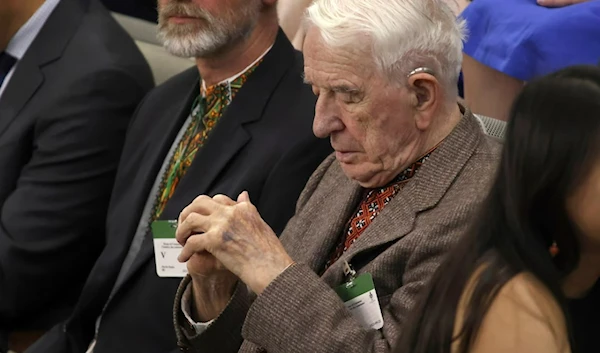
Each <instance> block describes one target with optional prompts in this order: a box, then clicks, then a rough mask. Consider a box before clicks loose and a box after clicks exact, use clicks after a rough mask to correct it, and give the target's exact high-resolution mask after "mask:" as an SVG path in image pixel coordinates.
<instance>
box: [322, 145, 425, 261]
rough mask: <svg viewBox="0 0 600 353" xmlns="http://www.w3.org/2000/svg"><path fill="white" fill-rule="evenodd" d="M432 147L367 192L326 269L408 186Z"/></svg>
mask: <svg viewBox="0 0 600 353" xmlns="http://www.w3.org/2000/svg"><path fill="white" fill-rule="evenodd" d="M434 150H435V148H434V149H432V150H431V151H429V152H428V153H427V154H426V155H425V156H423V157H422V158H421V159H419V160H418V161H416V162H415V163H413V164H412V165H411V166H410V167H408V168H407V169H405V170H404V171H403V172H402V173H401V174H400V175H398V176H397V177H396V178H395V179H394V180H393V181H392V182H391V183H390V184H388V185H387V186H384V187H382V188H377V189H370V190H367V191H366V192H365V195H364V197H363V199H362V201H361V202H360V204H359V206H358V210H357V211H356V213H355V214H354V216H353V217H352V218H351V219H350V222H348V228H347V229H348V230H347V231H346V236H345V237H344V238H343V241H340V243H339V244H338V246H337V247H336V248H335V250H334V252H333V253H332V254H331V257H330V258H329V261H327V263H326V264H325V270H327V269H328V268H329V267H330V266H331V265H333V264H334V263H335V262H336V261H337V260H338V259H339V258H340V257H341V256H342V255H343V254H344V253H345V252H346V251H347V250H348V249H349V248H350V246H352V244H354V243H355V242H356V240H357V239H358V238H359V237H360V236H361V235H362V233H363V232H364V231H365V229H367V227H368V226H369V225H370V224H371V223H373V220H375V217H377V216H378V215H379V214H380V213H381V211H383V208H384V207H385V206H387V205H388V204H389V203H390V201H392V199H393V198H394V196H396V195H397V194H398V192H400V190H402V189H403V188H404V186H406V184H407V183H408V182H409V181H410V180H411V179H412V177H413V176H414V175H415V174H416V173H417V171H418V170H419V168H421V166H422V165H423V163H425V161H427V159H429V156H430V155H431V153H432V152H433V151H434Z"/></svg>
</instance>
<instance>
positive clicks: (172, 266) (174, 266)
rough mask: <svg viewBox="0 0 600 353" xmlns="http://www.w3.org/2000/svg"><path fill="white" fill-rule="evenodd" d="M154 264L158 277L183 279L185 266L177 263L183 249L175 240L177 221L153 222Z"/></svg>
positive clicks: (185, 272)
mask: <svg viewBox="0 0 600 353" xmlns="http://www.w3.org/2000/svg"><path fill="white" fill-rule="evenodd" d="M151 228H152V235H153V237H154V260H155V261H154V262H155V263H156V274H157V275H158V277H180V278H182V277H185V276H186V275H187V273H188V272H187V265H186V264H185V263H181V262H179V261H177V257H178V256H179V254H180V253H181V249H183V247H182V246H181V245H180V244H179V243H178V242H177V240H176V239H175V232H176V230H177V221H154V222H152V225H151Z"/></svg>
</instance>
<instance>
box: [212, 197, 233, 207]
mask: <svg viewBox="0 0 600 353" xmlns="http://www.w3.org/2000/svg"><path fill="white" fill-rule="evenodd" d="M213 200H214V201H215V202H217V203H219V204H221V205H223V206H235V201H233V200H232V199H230V198H229V197H228V196H226V195H220V194H219V195H215V196H214V197H213Z"/></svg>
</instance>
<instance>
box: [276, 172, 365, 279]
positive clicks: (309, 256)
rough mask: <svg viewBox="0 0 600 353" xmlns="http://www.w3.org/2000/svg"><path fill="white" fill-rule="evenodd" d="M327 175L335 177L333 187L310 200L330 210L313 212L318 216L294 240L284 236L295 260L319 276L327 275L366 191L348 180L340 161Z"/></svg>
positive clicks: (313, 204)
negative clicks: (326, 265) (325, 272)
mask: <svg viewBox="0 0 600 353" xmlns="http://www.w3.org/2000/svg"><path fill="white" fill-rule="evenodd" d="M327 173H332V175H333V182H332V183H331V187H327V186H324V187H323V188H324V190H326V192H324V193H319V194H315V195H314V196H313V197H316V198H315V199H314V200H312V199H311V201H310V204H311V205H312V206H311V207H326V209H323V210H322V211H321V212H312V213H314V217H313V218H312V219H311V220H310V222H307V223H306V224H303V225H302V226H305V228H304V229H303V230H301V231H298V230H297V229H294V230H292V238H289V237H287V234H285V233H284V234H283V235H282V240H283V238H285V243H286V249H287V250H288V251H289V253H290V256H291V257H292V258H293V259H294V261H296V262H302V263H304V264H306V265H308V266H309V267H310V268H311V269H312V270H313V271H314V272H315V273H322V272H323V269H324V268H325V264H326V262H327V260H328V259H329V256H330V255H331V253H332V251H333V249H334V248H335V246H337V244H338V242H339V241H340V240H341V237H342V236H343V234H345V232H346V226H347V223H348V220H349V219H350V217H352V215H353V214H354V212H356V206H357V205H358V202H359V201H360V199H361V197H362V194H363V190H364V189H363V188H361V187H360V186H359V185H358V184H357V183H356V182H354V181H352V180H350V179H348V177H347V176H346V175H345V174H344V173H343V171H342V169H341V167H340V165H339V163H337V162H334V164H333V165H332V167H331V168H330V170H329V171H328V172H327ZM320 187H321V185H320ZM288 231H289V230H288Z"/></svg>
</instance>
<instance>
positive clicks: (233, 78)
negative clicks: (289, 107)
mask: <svg viewBox="0 0 600 353" xmlns="http://www.w3.org/2000/svg"><path fill="white" fill-rule="evenodd" d="M271 48H273V46H272V45H271V46H270V47H269V48H268V49H267V50H266V51H265V52H264V53H262V55H261V56H259V57H258V58H257V59H256V60H254V61H253V62H252V64H250V65H248V66H247V67H246V68H245V69H243V70H242V71H240V72H238V73H237V74H235V75H233V76H231V77H229V78H227V79H225V80H223V81H221V82H219V83H218V84H219V85H220V84H224V83H231V82H233V81H234V80H235V79H236V78H238V77H240V76H241V75H242V74H243V73H244V72H246V71H248V69H250V68H251V67H252V66H254V65H255V64H256V63H257V62H259V61H260V60H262V58H264V57H265V55H267V53H268V52H269V51H270V50H271ZM202 92H206V82H205V81H204V80H202Z"/></svg>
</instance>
